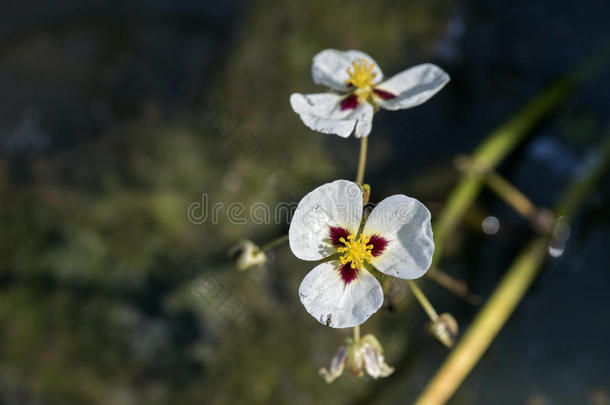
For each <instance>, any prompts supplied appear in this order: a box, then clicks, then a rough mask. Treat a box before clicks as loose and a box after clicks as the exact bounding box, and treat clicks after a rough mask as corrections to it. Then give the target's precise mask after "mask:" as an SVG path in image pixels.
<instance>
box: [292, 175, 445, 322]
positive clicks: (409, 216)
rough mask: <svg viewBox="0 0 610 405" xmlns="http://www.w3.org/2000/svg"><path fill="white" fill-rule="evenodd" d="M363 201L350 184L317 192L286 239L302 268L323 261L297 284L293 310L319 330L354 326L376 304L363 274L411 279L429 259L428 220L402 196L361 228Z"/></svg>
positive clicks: (371, 281)
mask: <svg viewBox="0 0 610 405" xmlns="http://www.w3.org/2000/svg"><path fill="white" fill-rule="evenodd" d="M363 209H364V204H363V198H362V191H361V189H360V187H359V186H358V185H357V184H356V183H354V182H351V181H347V180H337V181H334V182H332V183H327V184H324V185H322V186H320V187H318V188H316V189H315V190H313V191H312V192H310V193H309V194H307V195H306V196H305V197H304V198H303V199H302V200H301V201H300V202H299V205H298V207H297V209H296V211H295V214H294V217H293V219H292V222H291V223H290V230H289V233H288V236H289V242H290V249H291V250H292V252H293V253H294V255H295V256H296V257H298V258H299V259H302V260H312V261H315V260H323V259H327V261H324V262H323V263H320V264H318V265H317V266H316V267H314V268H313V270H311V271H310V272H309V274H307V275H306V276H305V278H304V279H303V281H302V283H301V285H300V287H299V297H300V299H301V302H302V303H303V305H304V306H305V308H306V309H307V312H309V313H310V314H311V315H312V316H313V317H314V318H316V319H317V320H318V321H319V322H320V323H322V324H325V325H328V326H331V327H333V328H347V327H352V326H356V325H360V324H361V323H363V322H364V321H366V320H367V319H368V318H369V317H370V316H371V315H372V314H373V313H375V312H376V311H377V310H378V309H379V308H380V307H381V305H382V303H383V291H382V289H381V285H380V284H379V282H378V281H377V279H376V278H375V277H374V276H373V275H372V274H371V273H370V272H369V271H368V270H367V267H368V266H371V267H374V268H375V269H377V270H379V271H380V272H382V273H385V274H387V275H390V276H393V277H398V278H401V279H415V278H419V277H421V276H422V275H424V273H425V272H426V271H427V270H428V268H429V267H430V264H431V262H432V254H433V253H434V241H433V239H432V226H431V223H430V212H429V211H428V209H427V208H426V207H425V206H424V205H423V204H422V203H420V202H419V201H418V200H416V199H414V198H410V197H407V196H405V195H402V194H398V195H393V196H391V197H388V198H386V199H384V200H383V201H381V202H380V203H379V204H377V206H375V208H374V209H373V211H372V212H371V214H370V215H369V216H368V218H366V221H365V223H364V224H363V226H361V222H362V217H363Z"/></svg>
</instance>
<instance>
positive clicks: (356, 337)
mask: <svg viewBox="0 0 610 405" xmlns="http://www.w3.org/2000/svg"><path fill="white" fill-rule="evenodd" d="M359 341H360V325H356V326H354V343H358V342H359Z"/></svg>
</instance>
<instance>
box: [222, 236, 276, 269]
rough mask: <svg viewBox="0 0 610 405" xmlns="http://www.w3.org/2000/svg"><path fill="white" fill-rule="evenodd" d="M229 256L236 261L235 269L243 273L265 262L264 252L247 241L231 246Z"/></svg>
mask: <svg viewBox="0 0 610 405" xmlns="http://www.w3.org/2000/svg"><path fill="white" fill-rule="evenodd" d="M229 255H230V256H231V257H233V258H235V259H236V263H235V267H237V270H239V271H245V270H248V269H249V268H251V267H254V266H258V265H261V264H264V263H266V262H267V256H266V255H265V252H263V251H261V250H260V248H259V247H258V246H257V245H255V244H254V243H253V242H252V241H249V240H243V241H241V242H239V243H238V244H237V245H235V246H233V247H232V248H231V249H230V250H229Z"/></svg>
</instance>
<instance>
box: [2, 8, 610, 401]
mask: <svg viewBox="0 0 610 405" xmlns="http://www.w3.org/2000/svg"><path fill="white" fill-rule="evenodd" d="M609 15H610V3H608V2H607V1H601V0H599V1H595V0H585V1H579V2H570V1H524V0H518V1H512V2H500V1H490V0H480V1H462V2H458V1H450V2H441V1H428V2H409V3H408V4H403V2H384V3H381V2H380V3H374V4H373V3H370V2H364V1H354V2H324V1H312V2H303V4H301V3H299V2H297V1H289V2H286V3H283V2H275V1H271V0H266V1H253V2H217V1H180V2H172V1H162V0H156V1H132V2H119V1H87V2H68V1H56V2H46V1H40V0H26V1H21V2H3V3H2V4H0V94H2V97H0V195H1V199H0V200H1V204H0V257H1V258H2V259H0V403H6V404H67V403H70V404H140V403H147V404H157V403H159V404H165V403H180V404H183V403H184V404H190V403H193V404H195V403H197V404H200V403H214V404H216V403H261V404H262V403H291V404H294V403H297V404H300V403H303V404H306V403H314V402H320V401H322V400H324V401H327V402H329V403H346V404H347V403H358V402H359V401H362V402H367V403H371V402H373V403H405V401H406V403H410V402H412V400H414V398H415V397H416V396H417V394H418V393H419V392H420V391H421V389H422V388H423V387H424V386H425V383H426V381H428V380H429V379H430V377H431V376H432V375H433V372H434V370H435V369H436V368H437V367H438V366H439V365H440V363H441V362H442V360H443V358H444V357H445V356H446V353H447V352H446V350H445V349H443V348H442V347H440V346H439V345H437V344H436V343H435V342H434V341H432V340H431V339H430V338H429V337H428V336H427V334H426V333H425V331H424V324H425V322H426V319H425V316H424V314H423V313H422V311H421V310H420V309H419V308H418V307H417V306H416V305H415V304H413V303H412V302H411V299H410V297H408V296H407V297H406V298H404V300H405V305H403V306H402V307H401V309H400V310H398V311H395V312H394V313H388V311H383V312H380V313H379V314H377V315H375V316H374V317H373V318H372V320H371V321H370V322H368V323H367V324H366V325H365V326H364V327H363V330H364V332H365V333H369V332H371V333H375V334H376V335H377V336H378V338H379V339H380V341H381V342H382V344H383V345H384V347H385V349H386V352H387V353H386V354H387V360H388V362H389V363H390V364H394V365H396V366H397V371H396V373H395V375H394V376H392V377H391V378H389V379H386V380H384V381H382V382H374V381H371V380H366V379H365V380H357V379H355V378H352V377H351V376H344V377H343V378H342V379H341V380H339V381H338V382H336V383H334V384H333V385H330V386H327V385H325V384H324V383H323V381H322V380H321V379H320V378H319V377H318V376H317V368H319V367H321V366H327V363H328V362H329V361H330V357H331V356H332V354H333V352H334V350H335V348H336V347H337V346H338V345H340V344H341V343H342V341H343V339H344V338H345V337H346V336H348V335H349V333H348V331H345V332H344V331H334V330H330V329H327V328H324V327H322V326H320V325H318V324H317V323H316V322H315V321H313V319H311V318H310V317H309V316H308V315H307V314H306V313H305V311H304V310H303V309H302V307H301V304H300V303H299V302H298V300H297V297H296V288H297V286H298V284H299V282H300V280H301V279H302V277H303V276H304V275H305V274H306V272H307V271H308V270H309V265H308V264H307V263H302V262H298V261H297V260H296V259H294V258H293V257H292V256H291V254H290V252H289V251H288V249H287V248H286V247H284V248H280V249H277V250H276V251H275V253H274V255H273V257H272V260H271V263H269V265H268V266H267V267H266V268H265V269H258V270H255V271H252V272H248V273H237V272H235V271H234V270H233V268H232V266H231V263H230V262H228V261H227V260H226V256H225V252H226V250H227V248H228V246H230V245H231V244H232V243H233V242H235V241H237V240H239V239H240V238H251V239H253V240H255V241H257V242H259V243H263V242H264V241H265V240H268V239H271V238H273V237H275V236H277V235H280V234H281V233H282V232H284V231H285V230H286V229H287V226H286V225H285V224H283V225H282V224H275V225H257V224H253V223H251V222H249V223H247V224H245V225H236V224H231V223H229V222H228V221H226V220H224V219H221V220H220V221H219V223H211V221H206V222H205V223H203V224H193V223H191V222H190V221H189V220H188V218H187V215H186V210H187V207H188V206H189V204H191V203H192V202H193V201H200V200H201V198H202V197H201V196H202V194H204V193H205V194H206V195H207V196H208V197H209V200H210V202H212V203H214V202H224V203H225V207H226V205H228V204H229V203H230V202H232V201H237V202H243V203H245V204H246V206H250V205H252V204H254V203H255V202H257V201H266V202H268V203H270V204H273V203H277V202H278V201H298V199H299V198H300V197H301V196H302V195H303V194H304V193H305V192H307V191H308V190H310V189H311V188H313V187H315V186H317V185H319V184H321V183H323V182H326V181H329V180H331V179H335V178H351V177H352V176H353V175H354V173H355V168H356V156H357V150H358V143H357V141H356V140H354V139H349V140H347V141H345V140H342V139H339V138H338V137H332V136H325V135H322V134H314V133H312V132H311V131H309V130H307V129H306V128H304V127H303V126H302V124H301V122H300V120H299V119H298V117H297V116H296V115H295V114H294V113H293V112H292V111H291V110H290V107H289V105H288V102H287V101H288V96H289V94H290V93H291V92H294V91H303V92H314V91H317V90H318V89H316V87H315V86H314V85H313V83H312V82H311V78H310V73H309V69H310V62H311V57H312V56H313V55H314V54H315V53H316V52H318V51H319V50H321V49H324V48H328V47H335V48H339V49H349V48H356V49H362V50H364V51H366V52H368V53H370V54H371V55H372V56H373V57H374V58H375V59H376V60H377V62H378V63H379V64H380V65H381V66H382V68H383V70H384V72H385V74H386V76H388V77H389V76H390V75H391V74H392V73H394V72H398V71H400V70H402V69H403V68H405V67H407V66H410V65H413V64H416V63H421V62H425V61H431V62H434V63H437V64H438V65H440V66H442V67H443V68H444V69H445V70H447V71H448V72H449V73H450V75H451V77H452V81H451V83H450V85H449V86H448V87H447V88H445V89H444V90H443V91H442V92H441V93H439V94H438V95H437V96H436V97H434V98H433V99H432V100H431V101H430V102H428V103H426V104H425V105H423V106H421V107H418V108H415V109H411V110H408V111H401V112H398V113H390V112H382V113H380V114H379V115H378V116H376V118H375V124H374V129H373V134H372V135H371V138H370V147H369V148H370V154H369V166H368V169H367V182H369V183H370V184H371V185H372V187H373V200H378V199H381V198H383V197H384V196H386V195H389V194H391V193H395V192H401V193H406V194H408V195H412V196H415V197H417V198H419V199H421V200H422V201H425V202H426V203H427V204H428V205H429V206H430V207H431V208H432V210H433V213H434V210H435V208H434V207H437V208H436V212H438V207H440V206H442V202H443V201H444V200H445V198H446V196H447V194H448V192H449V190H450V189H451V186H452V185H453V184H455V181H456V179H457V176H458V173H457V172H456V170H455V169H454V168H453V165H452V160H453V157H454V156H455V155H457V154H460V153H468V152H469V151H471V150H472V149H473V148H474V147H476V145H478V144H479V143H480V142H481V141H482V140H483V139H484V138H485V136H486V135H487V134H488V133H489V132H490V131H491V130H493V129H494V128H495V127H496V126H498V125H499V124H500V123H501V122H503V121H504V120H505V119H507V118H508V117H509V116H511V114H513V113H514V112H515V111H516V110H517V109H518V107H519V106H521V105H523V104H524V103H525V102H527V100H529V99H530V98H531V97H533V96H535V95H536V94H538V93H539V92H540V91H541V90H542V89H543V88H544V87H545V86H546V85H548V84H549V83H551V82H552V81H553V80H555V79H557V78H559V77H561V76H562V75H564V74H566V72H569V71H571V70H572V69H573V68H575V67H576V66H578V65H579V64H580V63H582V62H583V61H586V60H587V59H588V58H591V57H592V56H594V55H595V54H596V53H597V52H599V50H600V49H601V48H602V47H603V46H605V45H607V44H608V41H609V40H610V24H608V16H609ZM609 81H610V71H609V70H608V69H607V68H606V69H605V70H604V71H603V72H602V73H601V74H600V75H598V76H597V77H596V78H595V79H593V80H590V81H588V82H587V83H585V84H584V85H582V86H580V87H579V88H578V89H577V90H576V91H575V93H574V94H572V95H571V96H570V97H569V98H568V100H567V101H566V102H565V103H563V104H562V105H561V106H560V108H559V109H558V111H556V112H555V113H554V114H553V116H552V117H550V118H549V119H547V120H545V122H543V123H542V124H541V125H540V126H538V127H537V128H536V130H535V131H534V132H533V134H532V135H531V136H530V137H529V138H528V140H527V141H526V142H525V143H524V144H523V145H521V146H520V147H519V148H518V149H517V150H516V151H515V152H514V153H512V154H511V156H510V157H509V158H508V159H507V160H506V161H505V162H504V163H503V164H502V165H501V167H500V172H501V173H502V174H503V175H504V176H506V177H507V178H508V179H509V180H510V181H512V182H513V183H514V184H515V185H516V186H517V187H519V188H520V189H521V190H523V191H524V192H525V193H526V194H527V195H528V196H530V198H531V199H532V201H534V202H535V203H536V204H538V205H540V206H552V205H553V203H554V202H555V201H556V199H557V197H558V195H559V193H560V192H561V190H562V189H563V187H565V185H566V184H567V183H568V182H569V180H570V179H572V178H573V177H574V176H576V175H577V174H578V170H579V167H580V166H581V164H582V163H583V162H586V161H587V159H589V158H590V156H591V155H592V153H593V152H594V151H595V145H596V144H597V143H598V142H599V140H600V139H602V137H603V136H604V135H607V134H608V125H609V122H608V117H610V86H609V85H608V83H609ZM609 198H610V179H608V178H607V176H606V177H605V178H604V179H603V181H602V183H601V184H600V185H599V186H598V187H597V188H596V190H595V192H594V193H593V194H592V196H590V198H588V199H587V200H586V201H587V202H586V204H585V205H584V207H583V209H582V210H581V211H580V213H579V215H578V217H577V220H576V222H575V223H574V225H573V227H572V234H571V238H570V240H569V243H568V245H567V248H566V250H565V253H564V254H563V255H562V256H560V257H559V258H555V259H552V260H549V262H548V264H547V265H546V266H545V268H544V270H543V271H542V273H541V275H540V277H539V278H538V279H537V281H536V282H535V284H534V286H533V287H532V289H531V290H530V291H529V293H528V295H527V296H526V297H525V299H524V300H523V302H522V303H521V304H520V305H519V306H518V308H517V310H516V311H515V313H514V314H513V316H512V317H511V319H510V320H509V322H508V324H507V325H506V327H505V328H504V329H503V330H502V332H501V333H500V335H499V336H498V338H497V339H496V340H495V341H494V343H493V344H492V346H491V347H490V349H489V351H488V352H487V353H486V354H485V355H484V357H483V358H482V360H481V362H480V363H479V365H478V366H477V367H476V368H475V370H474V372H473V373H472V375H471V376H469V377H468V379H467V380H466V382H465V383H464V384H463V386H462V387H461V388H460V389H459V391H458V392H457V394H456V395H455V397H454V398H453V399H452V401H451V402H450V403H452V404H531V405H540V404H595V405H600V404H609V403H610V383H609V381H610V368H609V366H608V364H609V363H610V349H609V347H608V344H607V341H608V336H609V335H610V326H609V324H608V321H607V320H608V313H607V309H608V307H609V305H610V298H609V296H608V294H607V293H606V290H607V287H608V286H609V285H610V276H609V272H608V269H609V264H610V251H609V250H608V244H609V241H610V227H609V220H610V217H609V215H608V212H609V210H608V208H610V204H609ZM477 213H483V214H484V215H493V216H496V217H497V218H499V220H500V223H501V229H500V232H499V233H498V234H496V235H494V236H487V235H485V234H483V233H482V232H481V231H480V230H479V229H480V226H479V225H478V224H477V223H476V222H475V220H476V218H478V217H477V215H478V214H477ZM471 216H472V217H473V218H475V220H473V219H472V218H471V220H470V221H467V223H466V224H465V225H464V226H463V227H462V228H461V229H460V232H459V233H458V234H457V235H455V237H454V238H452V241H453V243H452V246H451V249H450V254H449V257H448V258H447V259H446V260H445V261H444V262H443V263H442V264H441V265H442V267H443V268H444V270H446V271H447V272H449V273H450V274H452V275H454V276H456V277H460V278H463V279H465V280H467V281H468V283H469V286H470V288H471V289H472V290H473V291H474V292H476V293H478V294H480V295H481V296H482V297H484V298H485V297H487V296H488V295H489V294H490V292H491V291H492V290H493V287H494V285H495V284H496V283H497V282H498V280H499V279H500V277H501V276H502V274H503V272H504V271H505V270H506V268H507V267H508V265H509V264H510V263H511V262H512V260H513V259H514V257H515V256H516V254H517V253H518V252H519V250H520V249H521V248H522V247H523V246H524V245H525V243H526V241H527V239H528V238H529V237H531V236H532V235H533V233H532V231H531V230H530V228H529V226H528V224H527V222H526V221H524V220H523V219H521V218H520V217H519V216H518V215H517V214H515V213H514V212H513V211H512V210H511V209H510V208H509V207H508V206H506V204H504V203H503V202H502V201H500V200H498V198H497V197H495V196H494V195H493V194H491V193H490V192H487V191H485V192H484V193H483V194H482V195H481V198H480V199H479V200H478V201H477V204H476V207H473V210H472V215H471ZM479 221H480V219H479ZM473 222H475V223H474V225H473ZM202 277H203V278H206V277H207V278H208V280H209V277H212V279H213V280H215V283H217V285H219V286H222V289H223V291H224V292H226V293H227V294H229V296H230V297H233V298H234V299H235V300H236V302H238V303H240V305H241V307H242V308H243V313H244V314H245V315H246V316H248V317H251V319H255V320H256V322H257V323H256V325H257V328H258V329H256V331H257V334H256V339H253V338H252V337H253V335H252V334H250V333H249V331H248V330H244V329H243V328H240V326H239V325H236V324H235V323H230V322H229V323H227V322H225V319H226V318H225V317H223V313H222V309H219V306H218V305H219V303H218V302H212V301H210V300H205V299H202V298H201V297H198V296H195V295H193V293H192V292H193V288H197V286H200V285H201V284H200V281H201V278H202ZM424 288H425V290H426V291H427V292H428V294H429V295H430V297H431V299H432V300H433V302H434V303H435V305H436V306H437V309H439V310H441V311H449V312H451V313H453V314H454V315H455V316H456V318H457V319H458V321H459V323H460V325H461V327H462V330H464V329H465V328H466V327H467V326H468V323H469V322H470V321H471V319H472V317H473V316H474V315H475V313H476V310H477V309H476V308H473V307H472V306H470V305H469V304H465V303H464V302H462V301H461V300H459V299H458V298H455V297H453V296H452V295H450V294H448V293H447V292H445V291H444V290H442V289H440V288H438V287H437V286H435V285H433V284H432V283H430V282H427V283H425V284H424ZM208 298H209V297H208ZM258 332H260V333H258ZM399 359H402V360H399Z"/></svg>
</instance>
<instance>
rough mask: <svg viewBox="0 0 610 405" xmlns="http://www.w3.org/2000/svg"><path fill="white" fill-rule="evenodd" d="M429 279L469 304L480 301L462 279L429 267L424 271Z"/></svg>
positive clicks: (477, 303)
mask: <svg viewBox="0 0 610 405" xmlns="http://www.w3.org/2000/svg"><path fill="white" fill-rule="evenodd" d="M426 275H427V276H428V278H430V280H432V281H434V282H435V283H437V284H438V285H440V286H441V287H443V288H444V289H446V290H447V291H449V292H451V293H453V294H454V295H455V296H457V297H459V298H461V299H463V300H465V301H466V302H468V303H469V304H471V305H479V304H480V303H481V297H479V296H478V295H476V294H473V293H471V292H470V291H469V290H468V284H466V282H465V281H464V280H459V279H455V278H453V277H451V276H450V275H449V274H447V273H445V272H444V271H442V270H440V269H438V268H436V267H431V268H430V270H428V272H427V273H426Z"/></svg>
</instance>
